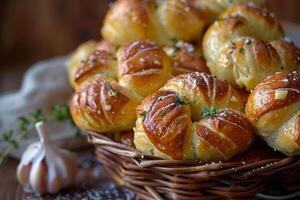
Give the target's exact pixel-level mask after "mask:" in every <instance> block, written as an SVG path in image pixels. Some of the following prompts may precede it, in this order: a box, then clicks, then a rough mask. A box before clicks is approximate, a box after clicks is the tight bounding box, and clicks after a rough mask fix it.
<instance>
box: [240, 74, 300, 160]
mask: <svg viewBox="0 0 300 200" xmlns="http://www.w3.org/2000/svg"><path fill="white" fill-rule="evenodd" d="M245 111H246V115H247V118H248V119H249V121H250V122H251V123H252V125H253V126H254V127H255V129H256V132H257V133H258V135H259V136H261V137H262V138H263V139H264V140H265V141H266V142H267V143H268V145H269V146H270V147H272V148H274V149H275V150H278V151H280V152H282V153H284V154H286V155H289V156H292V155H300V72H291V73H286V72H280V73H277V74H275V75H274V76H271V77H268V78H266V79H265V80H264V81H263V82H261V83H260V84H258V85H257V86H256V87H255V89H254V90H253V91H252V92H251V94H250V96H249V99H248V102H247V104H246V110H245Z"/></svg>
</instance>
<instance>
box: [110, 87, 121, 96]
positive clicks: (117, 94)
mask: <svg viewBox="0 0 300 200" xmlns="http://www.w3.org/2000/svg"><path fill="white" fill-rule="evenodd" d="M119 95H120V92H119V91H118V90H113V89H111V90H109V91H108V96H109V97H118V96H119Z"/></svg>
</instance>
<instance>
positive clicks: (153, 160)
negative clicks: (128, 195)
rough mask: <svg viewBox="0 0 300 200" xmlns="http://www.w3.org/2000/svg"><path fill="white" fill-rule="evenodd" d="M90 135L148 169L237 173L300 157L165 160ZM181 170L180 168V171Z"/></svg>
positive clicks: (94, 142)
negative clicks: (206, 168)
mask: <svg viewBox="0 0 300 200" xmlns="http://www.w3.org/2000/svg"><path fill="white" fill-rule="evenodd" d="M85 132H86V133H88V135H89V137H88V141H89V142H90V143H92V144H94V145H103V146H109V147H111V148H110V150H111V151H113V152H114V153H116V154H119V155H120V156H125V157H129V158H135V159H139V160H141V162H140V166H141V167H148V166H153V165H166V166H169V165H177V166H182V165H183V166H185V167H188V166H190V168H193V167H198V166H202V167H203V166H210V167H211V168H209V169H211V170H216V169H219V167H222V168H223V167H228V166H230V167H234V168H235V170H234V171H235V172H237V171H236V170H243V169H245V168H248V167H250V168H251V167H255V166H259V165H268V166H270V163H278V162H281V163H282V165H284V164H286V163H289V162H292V161H294V160H297V159H298V158H299V157H298V156H285V157H278V158H270V159H263V160H260V161H258V162H257V161H256V162H250V163H242V162H240V161H232V162H228V161H219V162H210V163H207V162H202V161H193V160H165V159H162V158H159V157H156V156H150V155H144V154H143V153H142V152H140V151H138V150H137V149H135V148H133V147H130V146H127V145H125V144H122V143H119V142H116V141H114V140H112V139H111V138H109V137H108V136H106V135H104V134H101V133H97V132H94V131H86V130H85ZM178 170H180V168H179V169H178Z"/></svg>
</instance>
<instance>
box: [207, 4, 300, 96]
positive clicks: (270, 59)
mask: <svg viewBox="0 0 300 200" xmlns="http://www.w3.org/2000/svg"><path fill="white" fill-rule="evenodd" d="M283 37H284V34H283V30H282V28H281V26H280V24H279V23H278V21H276V20H275V19H274V18H273V17H272V16H271V15H270V13H268V12H267V11H266V10H262V9H259V8H257V7H254V6H250V5H247V6H245V5H244V6H237V7H233V8H231V9H228V10H227V11H225V12H224V13H223V14H222V15H221V16H219V19H218V20H217V21H216V22H215V23H214V24H213V25H211V26H210V27H209V28H208V30H207V32H206V33H205V36H204V39H203V44H202V48H203V53H204V57H205V59H206V60H207V65H208V67H209V69H210V72H211V73H212V74H213V75H216V76H217V77H218V78H220V79H221V80H225V81H227V82H228V83H230V84H231V85H233V86H235V87H238V88H242V89H246V90H247V91H250V90H251V89H253V88H254V87H255V86H256V85H257V84H258V83H260V82H261V81H262V80H264V79H265V78H266V77H267V76H270V75H273V74H275V73H276V72H279V71H293V70H299V69H300V63H299V57H300V53H299V52H300V51H299V49H298V48H297V47H295V46H294V45H293V44H292V43H289V42H287V41H284V40H283Z"/></svg>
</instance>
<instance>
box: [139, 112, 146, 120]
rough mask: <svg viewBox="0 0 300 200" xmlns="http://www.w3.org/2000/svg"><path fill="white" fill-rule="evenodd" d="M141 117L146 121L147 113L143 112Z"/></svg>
mask: <svg viewBox="0 0 300 200" xmlns="http://www.w3.org/2000/svg"><path fill="white" fill-rule="evenodd" d="M140 115H141V116H142V118H143V120H145V119H146V117H147V112H146V111H143V112H142V113H140Z"/></svg>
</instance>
